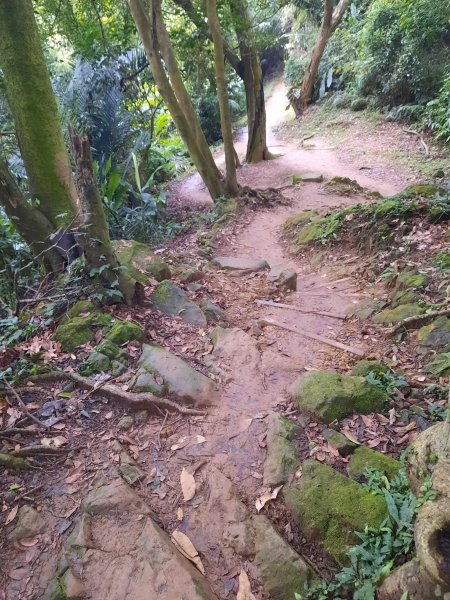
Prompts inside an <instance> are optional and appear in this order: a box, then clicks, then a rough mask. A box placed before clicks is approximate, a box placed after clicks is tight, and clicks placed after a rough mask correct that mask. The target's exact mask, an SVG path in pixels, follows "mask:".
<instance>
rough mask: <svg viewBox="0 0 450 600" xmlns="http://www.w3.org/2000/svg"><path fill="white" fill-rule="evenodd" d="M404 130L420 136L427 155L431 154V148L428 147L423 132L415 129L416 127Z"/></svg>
mask: <svg viewBox="0 0 450 600" xmlns="http://www.w3.org/2000/svg"><path fill="white" fill-rule="evenodd" d="M403 131H404V132H405V133H410V134H411V135H415V136H417V137H418V138H419V142H420V144H421V146H422V148H423V149H424V151H425V156H430V149H429V148H428V145H427V144H426V143H425V140H424V139H423V135H422V134H421V133H419V132H418V131H414V129H403Z"/></svg>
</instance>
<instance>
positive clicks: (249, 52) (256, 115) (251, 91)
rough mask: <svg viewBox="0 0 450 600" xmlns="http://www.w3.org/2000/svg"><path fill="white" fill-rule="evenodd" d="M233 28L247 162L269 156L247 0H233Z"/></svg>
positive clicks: (261, 87) (261, 82)
mask: <svg viewBox="0 0 450 600" xmlns="http://www.w3.org/2000/svg"><path fill="white" fill-rule="evenodd" d="M230 4H231V7H232V9H233V12H234V15H235V22H234V28H235V31H236V36H237V39H238V45H239V53H240V55H241V62H240V66H239V75H240V77H241V78H242V80H243V82H244V87H245V101H246V107H247V127H248V141H247V153H246V156H245V160H246V161H247V162H248V163H254V162H258V161H260V160H269V159H270V158H272V156H271V154H270V152H269V150H268V148H267V140H266V107H265V102H264V85H263V75H262V69H261V62H260V60H259V56H258V53H257V51H256V49H255V48H254V46H253V44H252V33H251V21H250V17H249V14H248V10H247V5H246V0H232V1H231V3H230Z"/></svg>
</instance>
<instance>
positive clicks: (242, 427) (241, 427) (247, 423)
mask: <svg viewBox="0 0 450 600" xmlns="http://www.w3.org/2000/svg"><path fill="white" fill-rule="evenodd" d="M252 421H253V417H247V418H245V419H242V421H241V423H240V424H239V426H238V429H237V431H236V433H233V435H230V437H229V438H228V439H229V440H232V439H233V438H235V437H237V436H238V435H239V434H240V433H243V432H244V431H247V429H248V428H249V427H250V425H251V424H252Z"/></svg>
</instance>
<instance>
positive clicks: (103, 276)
mask: <svg viewBox="0 0 450 600" xmlns="http://www.w3.org/2000/svg"><path fill="white" fill-rule="evenodd" d="M69 133H70V141H71V144H72V153H73V157H74V160H75V164H76V167H77V184H78V191H79V195H80V199H81V203H82V209H83V210H82V214H83V223H82V226H81V228H80V230H81V236H82V240H83V242H82V243H83V248H84V255H85V259H86V263H87V266H88V268H89V269H90V270H91V272H93V273H94V276H96V277H97V278H98V279H99V280H100V281H101V282H102V283H103V284H105V285H106V286H108V287H110V288H111V289H114V284H115V282H117V289H118V290H120V292H121V293H122V295H123V297H124V299H125V301H126V302H127V304H132V303H133V302H138V301H139V300H140V298H141V297H142V296H143V293H142V285H141V284H139V283H137V282H136V281H134V280H133V279H131V277H129V276H128V274H127V273H126V272H125V271H124V270H123V269H121V268H120V265H119V262H118V260H117V257H116V255H115V252H114V250H113V247H112V245H111V240H110V237H109V229H108V223H107V221H106V217H105V211H104V209H103V204H102V200H101V197H100V193H99V190H98V185H97V181H96V179H95V175H94V170H93V166H92V154H91V147H90V144H89V139H88V137H87V135H79V134H77V133H76V132H75V130H74V129H73V127H69ZM116 299H117V298H116Z"/></svg>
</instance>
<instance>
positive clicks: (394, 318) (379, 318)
mask: <svg viewBox="0 0 450 600" xmlns="http://www.w3.org/2000/svg"><path fill="white" fill-rule="evenodd" d="M424 312H425V309H424V308H423V307H422V306H419V305H418V304H401V305H400V306H397V307H396V308H385V309H384V310H382V311H381V312H379V313H378V314H376V315H375V316H374V317H373V322H374V323H378V324H380V325H389V324H390V323H393V324H395V323H400V321H403V319H407V318H408V317H414V316H415V315H421V314H422V313H424Z"/></svg>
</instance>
